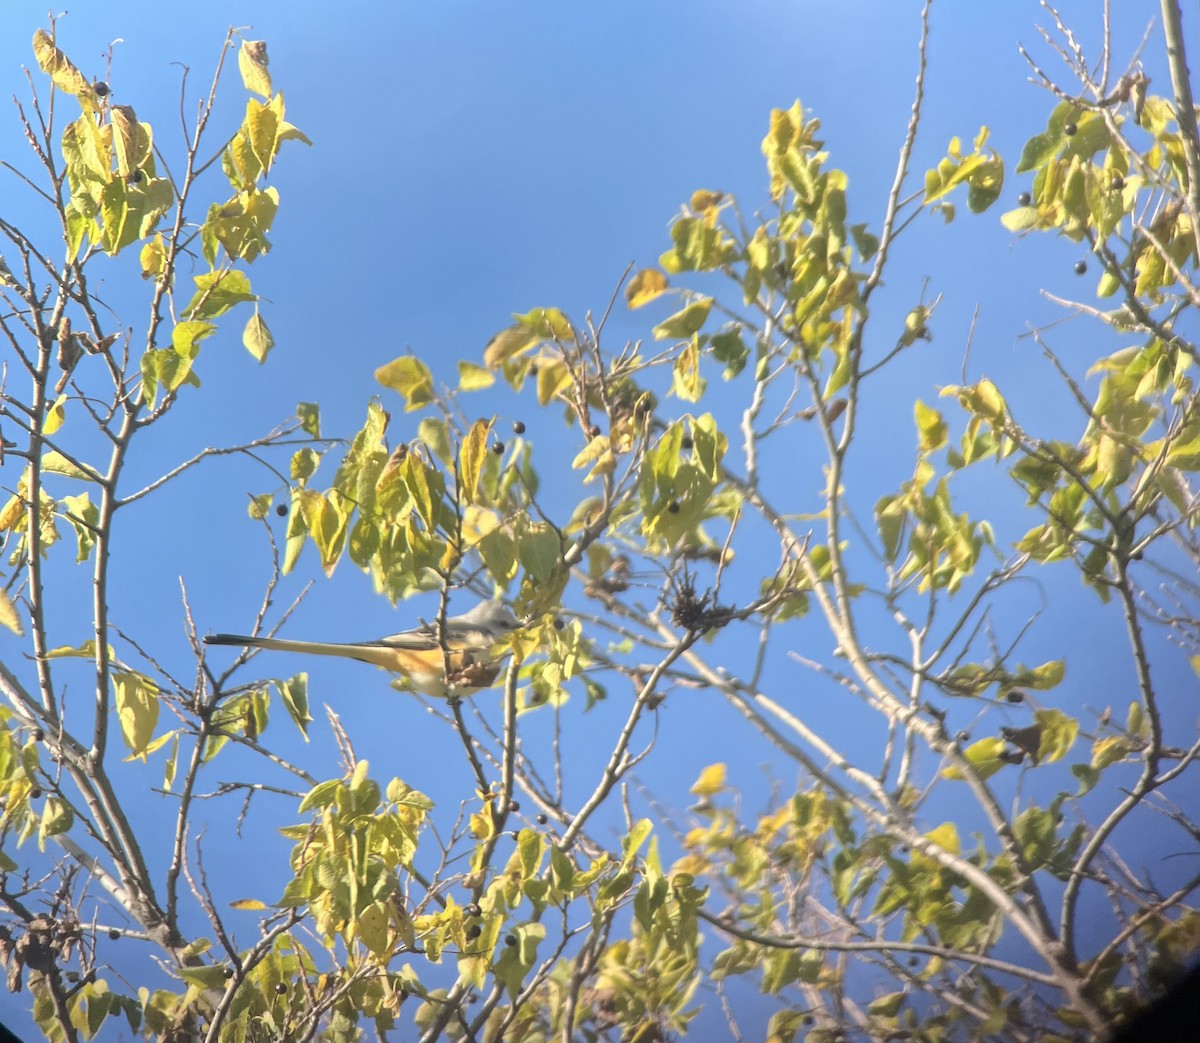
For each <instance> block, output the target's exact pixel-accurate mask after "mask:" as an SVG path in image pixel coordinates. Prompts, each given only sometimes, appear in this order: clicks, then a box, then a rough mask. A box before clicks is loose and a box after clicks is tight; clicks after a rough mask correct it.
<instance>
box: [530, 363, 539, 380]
mask: <svg viewBox="0 0 1200 1043" xmlns="http://www.w3.org/2000/svg"><path fill="white" fill-rule="evenodd" d="M537 374H538V367H537V363H536V362H534V363H533V364H532V365H531V366H530V367H529V375H530V376H531V377H536V376H537Z"/></svg>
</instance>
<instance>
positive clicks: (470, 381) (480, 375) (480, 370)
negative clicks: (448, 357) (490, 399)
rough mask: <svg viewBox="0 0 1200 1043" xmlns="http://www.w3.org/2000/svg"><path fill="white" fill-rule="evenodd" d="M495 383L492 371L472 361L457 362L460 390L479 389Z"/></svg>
mask: <svg viewBox="0 0 1200 1043" xmlns="http://www.w3.org/2000/svg"><path fill="white" fill-rule="evenodd" d="M494 383H496V378H495V376H494V375H493V374H492V371H491V370H489V369H487V368H486V367H484V366H477V365H475V363H473V362H459V364H458V387H459V390H460V391H481V390H483V389H484V388H490V387H491V386H492V385H493V384H494Z"/></svg>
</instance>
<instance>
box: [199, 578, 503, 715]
mask: <svg viewBox="0 0 1200 1043" xmlns="http://www.w3.org/2000/svg"><path fill="white" fill-rule="evenodd" d="M520 626H521V624H520V623H519V622H518V621H517V618H516V617H515V616H514V615H513V614H512V613H511V612H510V611H509V610H508V609H507V608H505V607H504V606H503V605H502V604H500V602H498V601H481V602H480V603H479V604H478V605H476V606H475V607H474V608H473V609H471V610H470V611H469V612H464V613H463V614H462V615H461V616H449V617H447V619H446V624H445V626H444V627H443V628H442V635H441V641H440V642H439V640H438V629H437V624H436V623H424V624H422V625H421V626H419V627H417V628H416V629H415V630H405V631H403V632H402V633H399V634H392V635H391V636H390V637H381V638H379V639H378V640H376V641H359V642H355V643H353V644H337V643H334V642H331V641H289V640H286V639H285V638H280V637H248V636H246V635H242V634H210V635H209V636H208V637H206V638H205V639H204V643H205V644H206V645H236V646H237V647H239V648H241V647H245V648H267V649H271V650H273V651H276V652H307V653H308V654H310V655H333V656H343V657H344V658H346V659H358V660H360V661H362V662H364V663H374V664H375V665H376V666H381V667H383V669H384V670H390V671H391V672H392V673H394V674H401V675H402V676H403V677H404V678H405V679H406V681H407V682H408V684H409V686H410V687H411V688H413V689H414V690H415V691H418V692H424V693H425V694H426V695H434V696H441V697H443V698H444V697H445V696H447V695H449V694H451V692H453V693H454V694H456V695H469V694H471V693H472V692H473V691H476V690H478V689H480V688H487V687H488V686H489V685H490V684H491V683H492V682H493V681H495V680H496V675H497V674H499V673H500V658H501V657H500V655H499V654H498V650H497V649H496V647H495V646H496V645H497V644H498V643H499V642H501V641H503V640H504V638H505V637H507V636H508V635H509V634H511V633H512V632H513V631H514V630H516V629H518V628H519V627H520Z"/></svg>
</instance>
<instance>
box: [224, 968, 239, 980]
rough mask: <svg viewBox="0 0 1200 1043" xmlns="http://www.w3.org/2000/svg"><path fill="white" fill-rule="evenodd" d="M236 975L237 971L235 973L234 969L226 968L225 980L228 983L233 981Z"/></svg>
mask: <svg viewBox="0 0 1200 1043" xmlns="http://www.w3.org/2000/svg"><path fill="white" fill-rule="evenodd" d="M235 974H237V971H235V970H234V969H233V968H232V967H226V968H225V980H226V981H231V980H232V979H233V976H234V975H235Z"/></svg>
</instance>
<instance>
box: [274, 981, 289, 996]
mask: <svg viewBox="0 0 1200 1043" xmlns="http://www.w3.org/2000/svg"><path fill="white" fill-rule="evenodd" d="M285 992H287V986H286V985H285V984H284V983H283V982H281V981H280V982H276V983H275V995H276V996H282V995H283V994H284V993H285Z"/></svg>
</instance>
